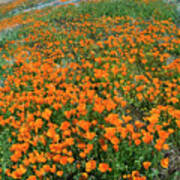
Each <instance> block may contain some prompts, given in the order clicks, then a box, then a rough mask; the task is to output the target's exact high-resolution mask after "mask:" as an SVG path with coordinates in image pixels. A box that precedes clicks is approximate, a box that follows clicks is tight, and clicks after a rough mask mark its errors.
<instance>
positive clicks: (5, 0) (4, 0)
mask: <svg viewBox="0 0 180 180" xmlns="http://www.w3.org/2000/svg"><path fill="white" fill-rule="evenodd" d="M11 1H13V0H0V4H4V3H8V2H11Z"/></svg>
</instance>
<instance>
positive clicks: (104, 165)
mask: <svg viewBox="0 0 180 180" xmlns="http://www.w3.org/2000/svg"><path fill="white" fill-rule="evenodd" d="M98 169H99V171H101V172H102V173H105V172H106V171H108V170H109V169H110V168H109V165H108V164H107V163H100V164H99V168H98Z"/></svg>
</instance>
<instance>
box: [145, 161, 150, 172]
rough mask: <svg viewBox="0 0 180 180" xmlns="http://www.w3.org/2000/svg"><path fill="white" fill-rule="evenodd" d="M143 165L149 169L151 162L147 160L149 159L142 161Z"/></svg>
mask: <svg viewBox="0 0 180 180" xmlns="http://www.w3.org/2000/svg"><path fill="white" fill-rule="evenodd" d="M143 166H144V169H146V170H147V169H149V167H150V166H151V162H149V161H145V162H143Z"/></svg>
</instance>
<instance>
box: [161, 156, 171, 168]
mask: <svg viewBox="0 0 180 180" xmlns="http://www.w3.org/2000/svg"><path fill="white" fill-rule="evenodd" d="M161 166H162V167H163V168H168V166H169V158H164V159H162V160H161Z"/></svg>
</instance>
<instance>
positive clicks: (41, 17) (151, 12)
mask: <svg viewBox="0 0 180 180" xmlns="http://www.w3.org/2000/svg"><path fill="white" fill-rule="evenodd" d="M29 14H31V16H32V17H33V18H34V22H35V23H34V22H31V23H25V24H24V25H22V26H21V27H19V28H15V29H14V30H13V31H10V32H4V33H3V34H2V38H1V41H0V48H1V54H0V55H1V60H0V61H1V76H2V75H3V74H4V73H7V71H8V73H13V69H11V68H12V67H11V66H10V67H9V69H5V70H3V69H2V65H4V64H5V62H4V61H5V60H4V59H5V58H4V57H5V56H4V54H5V55H6V56H7V57H9V59H10V61H12V59H14V58H19V57H21V55H20V56H19V57H18V56H17V57H16V53H17V54H18V53H20V52H21V51H22V50H27V51H29V50H32V51H33V52H34V49H36V47H40V48H37V49H36V51H37V52H39V53H41V52H42V55H43V53H45V49H46V48H47V45H48V44H46V43H47V42H46V43H44V42H43V41H44V39H43V38H44V36H45V38H48V36H47V37H46V34H44V36H43V35H42V36H43V37H41V35H40V34H38V33H39V31H40V32H41V33H42V34H43V32H45V31H46V30H48V31H50V32H53V30H54V29H53V28H55V29H56V31H57V32H56V33H57V36H53V35H51V36H52V39H51V40H52V42H54V41H55V40H56V41H60V42H61V40H62V39H65V40H66V41H67V42H69V41H70V40H71V41H74V40H75V42H73V43H74V46H75V45H76V43H77V44H78V43H79V41H80V40H81V37H79V38H80V39H73V38H71V37H70V38H69V37H68V33H65V32H64V30H65V31H66V32H69V33H70V32H71V31H70V30H71V28H72V29H73V28H75V29H76V26H79V25H78V22H81V21H82V22H81V23H82V24H83V18H82V19H81V15H82V17H84V16H85V15H87V14H90V18H87V21H88V22H89V23H90V24H91V25H96V22H97V24H98V23H100V24H101V18H102V17H103V18H105V17H113V18H114V17H117V16H120V17H121V16H127V15H128V16H130V17H133V18H135V19H136V18H139V17H140V18H142V19H144V21H145V22H148V21H152V19H153V18H154V19H156V20H158V21H160V20H167V19H168V20H169V18H171V20H172V22H173V23H178V16H177V13H176V12H175V11H174V9H173V7H171V6H169V5H167V4H165V3H163V2H162V1H158V2H149V3H148V4H145V3H140V2H136V1H131V0H129V1H123V0H122V1H118V2H116V1H112V2H109V1H104V2H99V3H95V4H93V3H84V4H81V5H80V6H79V7H78V8H76V7H72V6H68V7H65V8H56V9H52V8H46V9H45V10H43V11H42V12H40V13H37V12H32V13H28V14H26V15H23V16H24V17H22V18H24V19H28V18H31V17H29ZM95 19H96V20H95ZM94 20H95V23H94ZM25 22H26V20H25ZM38 22H41V25H40V27H38ZM43 22H45V24H44V25H43ZM47 23H48V26H47ZM73 23H74V24H75V25H73ZM111 23H112V26H113V22H112V21H111V20H110V24H108V28H107V29H108V30H109V29H110V27H111ZM122 23H124V24H125V23H126V20H125V22H123V21H122ZM33 24H35V25H36V26H33ZM140 26H142V27H143V24H141V23H140ZM144 26H147V25H144ZM172 26H173V24H172ZM60 27H61V28H60ZM79 27H80V28H82V27H81V26H79ZM125 27H126V25H124V28H125ZM97 29H98V30H97V34H99V33H101V31H102V33H103V37H100V36H99V37H96V35H94V34H93V33H89V34H88V35H89V36H88V37H87V38H88V39H91V40H93V41H95V42H98V41H100V40H106V39H107V38H108V37H109V36H111V35H113V36H115V34H113V33H112V34H111V32H104V29H103V28H102V27H98V28H97ZM82 31H83V28H82ZM7 33H8V34H7ZM34 33H37V35H39V38H37V37H36V36H35V34H34ZM114 33H115V32H114ZM52 34H53V33H52ZM26 38H27V40H25V39H26ZM31 38H34V40H32V39H31ZM36 38H37V41H36ZM98 38H99V39H98ZM21 40H22V42H21ZM82 40H84V37H82ZM154 45H156V44H154ZM67 46H68V48H69V49H71V45H70V44H67ZM19 47H21V48H22V49H21V48H20V49H18V48H19ZM28 48H29V49H28ZM147 48H152V47H147ZM10 49H11V50H10ZM50 49H51V48H50ZM127 49H128V47H127ZM90 50H92V51H95V52H96V53H98V51H97V49H96V47H92V49H90ZM106 50H110V48H107V49H106ZM147 52H148V50H147ZM167 52H168V53H170V54H171V56H174V57H176V58H177V57H178V56H179V53H180V51H179V47H176V48H174V49H172V50H170V51H168V50H165V51H162V53H167ZM88 53H90V52H89V51H88V50H87V52H85V53H82V54H81V53H79V55H78V56H77V57H76V59H75V60H78V59H81V56H83V57H84V58H85V57H86V56H88ZM45 55H47V57H46V56H45V57H43V58H42V60H43V59H46V58H49V57H48V53H47V54H45ZM99 56H105V55H103V52H101V51H100V54H99ZM35 57H36V55H35ZM37 57H38V56H37ZM97 57H98V56H97ZM87 58H88V57H87ZM69 59H71V58H69V57H68V52H67V53H65V57H64V58H62V57H61V58H57V59H55V61H56V63H60V64H61V65H62V61H63V62H64V63H65V64H67V61H68V60H69ZM89 59H91V57H89ZM72 60H73V59H72ZM73 61H74V60H73ZM157 65H158V64H154V66H153V67H155V66H157ZM15 67H16V65H15ZM129 68H131V72H133V73H134V74H137V71H138V72H139V70H138V69H136V67H134V66H132V65H130V66H129ZM133 68H135V69H133ZM140 68H142V67H140ZM155 68H156V67H155ZM140 70H142V72H143V73H144V70H143V68H142V69H140ZM159 75H160V73H159ZM163 75H164V74H163ZM154 76H155V77H156V76H157V75H154ZM177 76H178V77H174V78H175V79H176V78H177V79H178V78H179V75H177ZM120 79H121V77H120ZM165 80H166V79H165ZM126 85H127V84H124V86H126ZM131 96H132V95H131ZM126 98H127V97H126ZM127 99H128V98H127ZM128 100H130V99H128ZM157 101H161V99H157ZM133 103H134V101H133ZM133 103H132V106H135V109H143V108H147V110H142V112H143V113H146V112H148V111H149V110H150V109H151V108H152V107H154V105H152V107H151V104H148V105H147V104H144V103H140V104H137V105H136V104H133ZM160 104H161V103H160ZM176 106H178V105H176ZM132 108H134V107H132ZM178 108H179V106H178ZM138 113H139V112H138ZM138 113H137V114H138ZM140 113H141V112H140ZM137 116H138V115H137ZM137 118H140V117H139V116H138V117H137ZM1 130H2V133H1V139H2V141H1V142H2V144H0V146H1V147H2V150H3V151H2V153H1V156H2V158H1V161H2V162H3V165H2V168H3V171H5V169H6V166H8V165H6V164H8V163H10V162H9V160H8V159H9V154H8V153H5V151H6V149H7V148H8V146H10V144H8V143H7V142H5V141H3V139H4V138H5V137H6V139H7V138H8V135H9V133H10V132H9V129H8V128H7V129H3V128H2V129H1ZM169 144H172V145H173V146H172V147H173V148H174V149H175V150H176V149H178V148H179V144H178V143H177V142H176V139H174V140H173V137H172V139H170V141H169ZM6 146H7V147H6ZM124 148H127V146H126V144H125V145H124ZM141 148H142V147H140V149H141ZM140 149H139V151H137V154H136V155H137V156H138V157H139V154H138V153H140ZM171 151H173V149H172V150H171ZM127 152H128V150H127ZM121 157H123V156H122V155H121ZM127 158H129V159H131V158H132V157H131V156H129V157H127ZM10 164H11V163H10ZM120 165H121V166H122V164H120ZM123 165H124V164H123ZM124 166H125V165H124ZM136 166H139V162H136ZM176 166H177V165H176ZM123 168H124V169H126V167H122V169H123ZM131 168H132V169H133V167H131ZM173 168H174V167H173ZM122 169H121V167H120V171H123V172H124V171H125V170H122ZM157 169H158V168H157V167H156V168H155V170H152V171H151V174H150V175H149V178H153V179H154V177H156V178H158V177H159V178H160V177H161V178H162V177H166V178H167V179H173V178H174V179H175V178H177V176H178V174H177V173H176V172H172V173H171V174H169V175H168V172H167V171H165V172H163V171H162V172H159V174H158V172H157ZM3 173H4V172H3ZM129 173H130V172H129ZM98 176H99V175H98ZM117 176H119V174H118V168H117V170H116V172H114V179H115V178H117ZM147 176H148V175H147ZM3 178H6V177H5V175H4V176H3ZM92 178H93V175H92ZM106 178H107V177H106Z"/></svg>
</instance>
